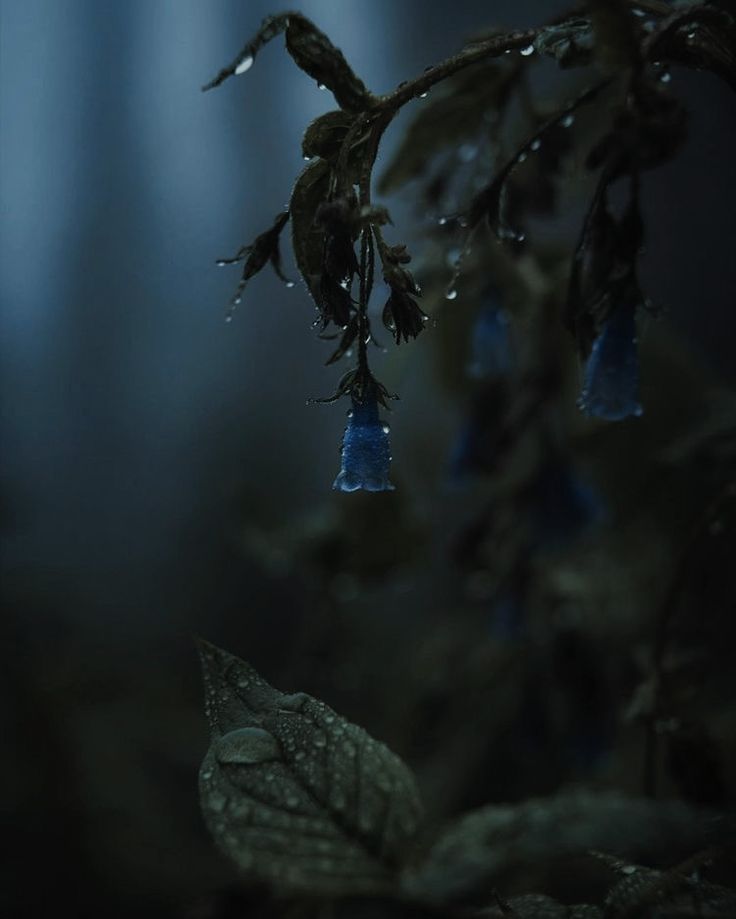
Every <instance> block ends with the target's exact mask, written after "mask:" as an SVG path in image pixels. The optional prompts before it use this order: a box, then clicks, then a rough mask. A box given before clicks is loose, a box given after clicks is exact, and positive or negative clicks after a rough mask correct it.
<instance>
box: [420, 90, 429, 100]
mask: <svg viewBox="0 0 736 919" xmlns="http://www.w3.org/2000/svg"><path fill="white" fill-rule="evenodd" d="M428 95H429V90H425V91H424V92H423V93H419V98H420V99H426V98H427V96H428Z"/></svg>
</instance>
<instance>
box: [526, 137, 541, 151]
mask: <svg viewBox="0 0 736 919" xmlns="http://www.w3.org/2000/svg"><path fill="white" fill-rule="evenodd" d="M541 146H542V141H541V140H540V139H539V138H538V137H536V138H535V139H534V140H533V141H532V142H531V143H530V144H529V149H530V150H534V152H536V151H537V150H539V148H540V147H541Z"/></svg>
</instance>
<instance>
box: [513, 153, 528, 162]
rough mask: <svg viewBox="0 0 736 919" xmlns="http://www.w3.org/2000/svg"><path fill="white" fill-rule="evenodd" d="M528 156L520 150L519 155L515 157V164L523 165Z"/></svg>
mask: <svg viewBox="0 0 736 919" xmlns="http://www.w3.org/2000/svg"><path fill="white" fill-rule="evenodd" d="M528 156H529V154H528V153H527V152H526V150H522V151H521V153H520V154H519V155H518V156H517V157H516V162H517V163H523V162H524V161H525V160H526V159H527V157H528Z"/></svg>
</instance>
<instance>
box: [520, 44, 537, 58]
mask: <svg viewBox="0 0 736 919" xmlns="http://www.w3.org/2000/svg"><path fill="white" fill-rule="evenodd" d="M519 54H520V55H521V56H522V57H529V55H530V54H534V45H527V46H526V48H522V49H521V51H519Z"/></svg>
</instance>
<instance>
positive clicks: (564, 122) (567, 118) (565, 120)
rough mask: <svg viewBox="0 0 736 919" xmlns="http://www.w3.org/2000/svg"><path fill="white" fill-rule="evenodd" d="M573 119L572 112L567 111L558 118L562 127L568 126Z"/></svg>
mask: <svg viewBox="0 0 736 919" xmlns="http://www.w3.org/2000/svg"><path fill="white" fill-rule="evenodd" d="M574 121H575V116H574V115H573V114H572V112H569V113H568V114H567V115H563V116H562V118H560V124H561V125H562V127H563V128H569V127H570V126H571V125H572V124H573V122H574Z"/></svg>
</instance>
